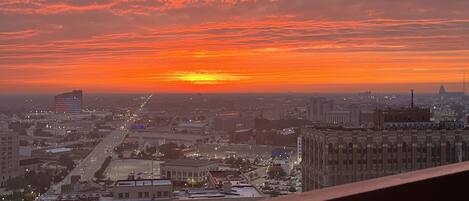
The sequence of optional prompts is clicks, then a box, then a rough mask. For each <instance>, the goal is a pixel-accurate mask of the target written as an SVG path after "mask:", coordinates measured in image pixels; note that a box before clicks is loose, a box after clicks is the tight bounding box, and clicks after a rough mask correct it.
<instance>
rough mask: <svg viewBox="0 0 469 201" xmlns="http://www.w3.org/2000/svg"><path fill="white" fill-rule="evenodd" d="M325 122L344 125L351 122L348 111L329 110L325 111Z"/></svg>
mask: <svg viewBox="0 0 469 201" xmlns="http://www.w3.org/2000/svg"><path fill="white" fill-rule="evenodd" d="M326 118H327V121H326V122H327V123H330V124H338V125H346V126H349V125H351V124H352V120H351V114H350V111H329V112H327V116H326Z"/></svg>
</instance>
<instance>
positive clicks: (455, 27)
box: [0, 0, 469, 93]
mask: <svg viewBox="0 0 469 201" xmlns="http://www.w3.org/2000/svg"><path fill="white" fill-rule="evenodd" d="M468 8H469V2H467V1H462V0H460V1H459V0H458V1H452V2H451V4H449V3H447V2H441V1H420V0H413V1H406V2H387V1H369V0H366V1H360V2H351V1H330V2H320V1H305V0H303V1H301V0H296V1H290V0H288V1H287V0H277V1H271V0H261V1H250V0H245V1H244V0H240V1H124V0H107V1H98V2H96V1H63V2H62V1H50V0H46V1H30V2H22V1H3V2H1V3H0V27H1V28H0V47H2V48H0V55H1V56H0V69H1V71H2V74H1V75H0V93H45V92H46V93H57V92H61V91H69V90H71V89H76V88H80V89H83V90H84V91H87V92H96V93H98V92H117V93H128V92H135V93H138V92H161V93H165V92H176V93H185V92H190V93H192V92H202V93H207V92H208V93H220V92H224V93H225V92H228V93H235V92H274V93H279V92H299V93H302V92H307V93H308V92H322V93H324V92H334V93H335V92H359V91H364V90H371V91H373V92H378V93H379V92H403V93H405V92H408V90H409V89H410V88H414V89H416V92H422V93H436V92H437V91H438V88H439V86H440V85H441V84H445V86H446V87H447V89H448V90H449V91H462V88H463V87H462V82H463V79H464V78H463V77H464V74H465V71H466V69H467V66H468V64H469V60H467V58H466V57H467V54H468V53H469V49H468V47H469V44H468V42H467V41H469V40H468V34H467V33H469V11H468Z"/></svg>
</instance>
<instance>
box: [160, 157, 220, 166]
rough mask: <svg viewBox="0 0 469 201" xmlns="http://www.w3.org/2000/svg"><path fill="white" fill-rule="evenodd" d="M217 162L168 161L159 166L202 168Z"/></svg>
mask: <svg viewBox="0 0 469 201" xmlns="http://www.w3.org/2000/svg"><path fill="white" fill-rule="evenodd" d="M217 163H218V162H217V161H209V160H192V159H178V160H169V161H165V162H164V163H162V164H161V166H185V167H203V166H207V165H212V164H217Z"/></svg>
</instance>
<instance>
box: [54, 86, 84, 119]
mask: <svg viewBox="0 0 469 201" xmlns="http://www.w3.org/2000/svg"><path fill="white" fill-rule="evenodd" d="M82 110H83V93H82V91H81V90H73V91H72V92H68V93H63V94H59V95H57V96H55V112H56V113H66V114H78V113H81V112H82Z"/></svg>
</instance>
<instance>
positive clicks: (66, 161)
mask: <svg viewBox="0 0 469 201" xmlns="http://www.w3.org/2000/svg"><path fill="white" fill-rule="evenodd" d="M59 163H60V164H61V165H63V166H65V167H67V169H68V170H72V169H73V167H75V162H73V159H72V158H71V157H70V156H69V155H67V154H62V155H60V157H59Z"/></svg>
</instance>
